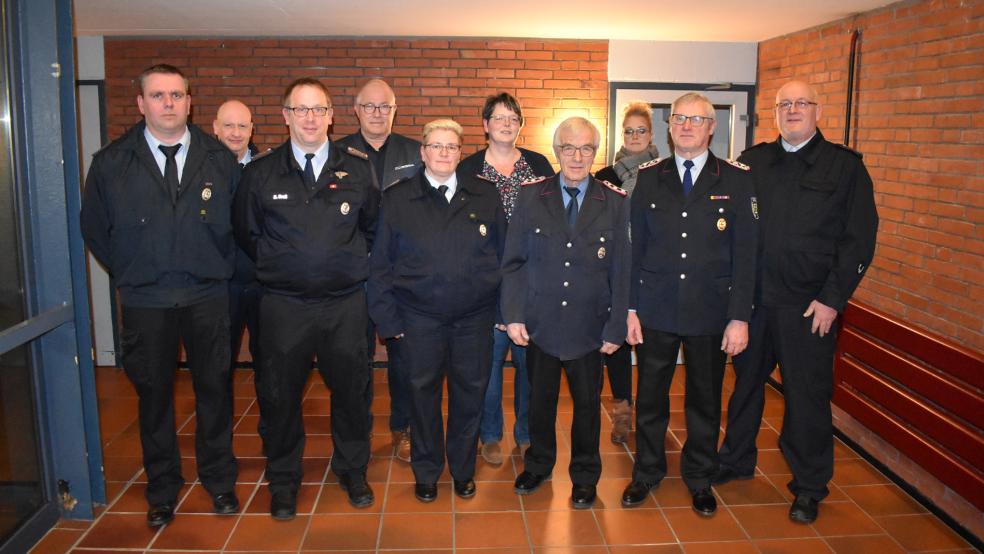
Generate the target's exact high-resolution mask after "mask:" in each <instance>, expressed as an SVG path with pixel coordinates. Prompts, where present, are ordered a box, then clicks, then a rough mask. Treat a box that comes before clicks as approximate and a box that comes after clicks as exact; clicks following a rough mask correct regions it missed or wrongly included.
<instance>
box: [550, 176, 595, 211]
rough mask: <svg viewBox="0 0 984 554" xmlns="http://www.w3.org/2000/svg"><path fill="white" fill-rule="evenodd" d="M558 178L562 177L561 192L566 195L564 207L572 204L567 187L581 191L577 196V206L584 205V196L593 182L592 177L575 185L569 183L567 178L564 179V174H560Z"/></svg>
mask: <svg viewBox="0 0 984 554" xmlns="http://www.w3.org/2000/svg"><path fill="white" fill-rule="evenodd" d="M558 176H559V177H560V191H561V193H562V194H563V195H564V196H563V199H564V205H565V206H566V205H567V204H568V203H569V202H570V198H571V195H570V194H569V193H568V192H567V187H570V186H573V187H576V188H577V190H579V191H581V194H578V195H577V205H578V206H581V205H582V204H583V203H584V196H585V195H586V194H587V192H588V183H589V182H590V181H591V179H590V176H589V177H585V178H584V179H581V180H580V181H578V182H577V183H574V184H571V183H569V182H567V177H564V174H563V173H559V174H558Z"/></svg>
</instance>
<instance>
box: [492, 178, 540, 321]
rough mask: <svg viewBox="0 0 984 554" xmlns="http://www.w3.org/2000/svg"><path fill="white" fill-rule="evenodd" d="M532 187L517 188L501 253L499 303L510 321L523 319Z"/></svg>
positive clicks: (505, 317) (524, 319)
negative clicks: (517, 195) (527, 234)
mask: <svg viewBox="0 0 984 554" xmlns="http://www.w3.org/2000/svg"><path fill="white" fill-rule="evenodd" d="M534 194H535V190H531V189H530V188H529V187H524V188H523V190H520V191H519V198H517V199H516V207H515V208H514V209H513V215H512V218H511V219H510V220H509V228H508V230H507V231H506V243H505V248H504V250H503V254H502V286H501V287H500V292H499V306H500V309H501V310H502V318H503V320H504V321H505V323H506V324H507V325H508V324H510V323H526V289H527V286H528V285H527V283H528V281H527V279H528V277H527V267H526V263H527V259H528V256H529V251H528V248H529V241H527V240H526V232H527V226H528V225H529V223H528V217H529V214H528V212H529V210H530V204H531V201H532V200H533V195H534Z"/></svg>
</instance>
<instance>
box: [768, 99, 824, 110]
mask: <svg viewBox="0 0 984 554" xmlns="http://www.w3.org/2000/svg"><path fill="white" fill-rule="evenodd" d="M816 105H817V103H816V102H810V101H809V100H797V101H795V102H793V101H790V100H783V101H782V102H779V103H778V104H776V108H777V109H778V110H779V111H780V112H788V111H789V109H790V108H792V107H793V106H796V109H797V110H805V109H807V108H809V107H810V106H816Z"/></svg>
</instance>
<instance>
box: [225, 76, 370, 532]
mask: <svg viewBox="0 0 984 554" xmlns="http://www.w3.org/2000/svg"><path fill="white" fill-rule="evenodd" d="M283 102H284V104H283V105H284V108H283V114H284V119H285V120H286V122H287V127H288V128H289V130H290V140H288V141H287V142H285V143H284V144H282V145H281V146H279V147H277V148H276V149H274V150H273V151H271V152H270V153H268V154H266V155H264V156H261V157H259V158H257V159H256V160H254V161H253V162H252V163H250V165H249V168H248V169H247V170H246V172H245V174H244V176H243V182H242V186H241V187H240V190H239V193H238V194H237V195H236V205H235V221H234V223H235V230H236V238H237V240H238V241H239V244H240V245H241V246H242V247H243V249H244V250H246V252H247V253H249V254H250V255H251V256H253V259H254V260H256V276H257V279H259V281H260V283H261V284H262V285H263V287H264V292H263V297H262V299H261V300H260V366H259V370H260V373H261V378H260V383H259V384H258V387H257V388H258V393H257V397H258V400H259V402H260V416H261V418H262V419H263V422H262V430H263V435H262V438H263V445H264V449H265V451H266V455H267V469H266V477H267V479H268V480H269V482H270V492H271V497H272V498H271V503H270V513H271V515H272V516H273V517H274V518H276V519H291V518H293V517H294V515H295V513H296V505H297V491H298V487H299V486H300V484H301V478H302V469H301V456H302V454H303V452H304V425H303V420H302V413H301V400H302V396H303V394H304V390H305V385H306V383H307V378H308V375H309V374H310V371H311V361H312V358H314V356H317V358H318V371H319V372H320V373H321V377H322V379H324V382H325V384H326V385H327V386H328V387H329V388H330V389H331V433H332V442H333V444H334V451H333V453H332V460H331V468H332V471H333V472H334V473H335V474H336V475H338V478H339V484H340V485H341V487H342V488H343V489H345V490H346V491H347V492H348V496H349V502H350V503H351V504H352V505H353V506H356V507H365V506H369V505H371V504H372V503H373V500H374V497H373V493H372V489H371V488H370V487H369V485H368V484H367V483H366V477H365V472H366V466H367V464H368V463H369V439H368V436H369V429H368V428H367V421H368V416H367V412H368V406H367V404H366V398H365V387H366V383H367V381H368V379H369V375H368V372H369V369H368V366H367V364H366V359H367V356H368V354H367V344H366V340H365V331H366V325H368V314H367V308H366V297H365V281H366V279H367V278H368V276H369V254H368V253H369V249H370V248H371V246H372V237H373V233H374V230H375V225H376V218H377V215H378V211H379V190H378V189H377V188H376V187H375V186H374V184H373V182H372V181H373V177H372V168H371V167H370V166H369V162H368V161H367V160H366V155H365V154H364V153H362V152H360V151H357V150H355V149H353V148H343V147H340V146H338V145H336V144H332V143H331V141H329V140H328V136H327V133H328V127H329V125H331V121H332V110H331V100H330V98H329V96H328V91H327V89H326V88H325V86H324V85H323V84H322V83H321V82H320V81H318V80H315V79H298V80H297V81H294V82H293V83H291V84H290V85H289V86H288V87H287V91H286V92H285V94H284V98H283Z"/></svg>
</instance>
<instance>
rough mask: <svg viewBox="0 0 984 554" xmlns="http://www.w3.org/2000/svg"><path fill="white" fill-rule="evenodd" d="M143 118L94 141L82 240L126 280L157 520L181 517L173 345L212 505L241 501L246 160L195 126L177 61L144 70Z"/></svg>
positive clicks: (153, 523) (126, 351) (126, 352)
mask: <svg viewBox="0 0 984 554" xmlns="http://www.w3.org/2000/svg"><path fill="white" fill-rule="evenodd" d="M139 85H140V93H139V94H138V95H137V107H138V108H139V109H140V113H141V114H143V116H144V119H143V121H141V122H139V123H137V124H136V125H134V126H133V127H132V128H131V129H130V130H129V131H127V132H126V133H125V134H124V135H123V136H122V137H120V138H118V139H116V140H115V141H113V142H112V143H111V144H109V145H108V146H106V147H105V148H103V149H102V150H100V151H99V152H97V153H96V154H95V156H94V158H93V160H92V166H91V167H90V168H89V174H88V176H87V177H86V180H85V191H84V195H83V199H82V214H81V226H82V236H83V237H85V243H86V246H88V247H89V249H90V250H91V251H92V254H93V255H94V256H95V257H96V259H97V260H99V262H100V263H102V264H103V265H104V266H105V267H106V269H107V271H108V272H109V274H110V275H112V277H113V279H114V282H115V283H116V286H117V287H118V288H119V294H120V303H121V305H122V306H121V307H122V329H121V332H120V353H121V355H122V361H123V368H124V370H125V371H126V375H127V377H129V379H130V381H131V382H132V383H133V386H134V388H135V389H136V392H137V396H138V398H139V421H140V445H141V447H142V449H143V465H144V470H145V471H146V473H147V490H146V492H145V496H146V497H147V503H148V504H149V505H150V510H149V511H148V512H147V524H148V525H149V526H150V527H160V526H163V525H167V524H168V523H170V522H171V520H173V519H174V508H175V506H176V505H177V499H178V494H179V493H180V492H181V489H182V487H183V486H184V484H185V480H184V477H183V476H182V474H181V454H180V452H179V451H178V441H177V436H176V435H175V420H174V373H175V370H176V369H177V358H178V344H179V343H183V344H184V347H185V351H186V352H187V354H188V369H189V370H191V381H192V384H193V385H194V390H195V415H196V423H197V426H196V429H195V459H196V460H197V468H198V478H199V480H201V482H202V485H203V486H204V487H205V490H207V491H208V493H209V494H210V495H211V497H212V502H213V508H214V511H215V513H217V514H235V513H236V512H238V511H239V500H238V499H237V498H236V492H235V485H236V475H237V465H236V458H235V457H234V456H233V453H232V382H231V380H230V373H229V342H230V338H229V278H230V277H232V272H233V267H234V264H235V257H236V245H235V242H234V241H233V237H232V223H231V220H230V214H229V212H230V210H231V207H232V199H233V194H235V192H236V183H237V181H238V179H239V167H238V166H237V165H236V159H235V158H234V157H233V155H232V154H231V153H230V152H229V150H228V149H227V148H226V147H225V146H223V145H222V143H220V142H219V141H217V140H215V139H214V138H212V137H210V136H208V135H206V134H205V133H204V132H202V131H201V130H200V129H199V128H198V127H197V126H195V125H188V114H189V113H190V111H191V95H190V94H189V93H188V79H187V78H186V77H185V76H184V74H183V73H182V72H181V70H179V69H178V68H176V67H174V66H171V65H166V64H160V65H155V66H153V67H150V68H147V69H146V70H144V72H143V73H141V74H140V77H139Z"/></svg>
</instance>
